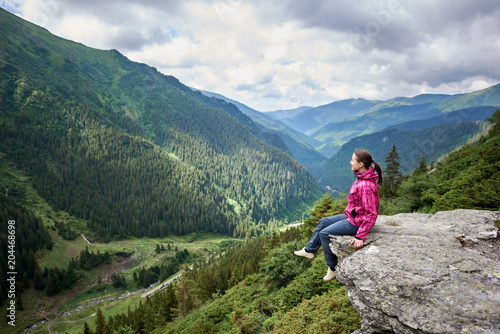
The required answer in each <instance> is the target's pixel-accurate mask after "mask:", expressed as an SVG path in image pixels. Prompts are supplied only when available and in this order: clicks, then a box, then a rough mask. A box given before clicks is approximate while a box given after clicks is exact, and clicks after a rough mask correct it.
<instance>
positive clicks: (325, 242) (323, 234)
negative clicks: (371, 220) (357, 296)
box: [319, 215, 358, 271]
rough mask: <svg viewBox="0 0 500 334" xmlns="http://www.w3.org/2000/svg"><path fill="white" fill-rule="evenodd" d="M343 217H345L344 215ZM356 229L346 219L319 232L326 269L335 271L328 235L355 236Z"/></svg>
mask: <svg viewBox="0 0 500 334" xmlns="http://www.w3.org/2000/svg"><path fill="white" fill-rule="evenodd" d="M344 217H345V215H344ZM357 232H358V228H357V227H356V226H354V225H352V224H351V223H349V222H348V221H347V218H344V219H341V220H338V221H337V222H335V223H334V224H331V225H329V226H327V227H325V228H323V229H322V230H321V231H320V232H319V239H320V241H321V245H322V246H323V252H324V253H325V260H326V264H327V265H328V267H330V269H331V270H333V271H334V270H335V267H336V266H337V261H338V260H337V256H336V255H335V254H333V253H332V250H331V249H330V237H329V235H356V233H357Z"/></svg>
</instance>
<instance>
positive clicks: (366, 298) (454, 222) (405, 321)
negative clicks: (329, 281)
mask: <svg viewBox="0 0 500 334" xmlns="http://www.w3.org/2000/svg"><path fill="white" fill-rule="evenodd" d="M499 220H500V212H492V211H479V210H455V211H445V212H438V213H436V214H433V215H430V214H398V215H395V216H379V218H378V220H377V223H376V224H375V226H374V227H373V228H372V230H371V232H370V234H369V235H368V238H367V240H366V242H365V246H364V247H363V248H362V249H360V250H357V251H354V249H353V248H352V246H350V245H349V243H350V241H351V240H352V236H331V241H332V242H331V244H330V247H331V249H332V251H333V252H334V253H335V254H337V256H339V258H341V261H340V264H339V266H338V267H337V278H338V280H339V281H340V282H342V283H343V284H345V286H346V288H347V291H348V294H349V298H350V300H351V303H352V304H353V305H354V307H355V308H356V309H357V310H358V312H359V313H360V315H361V316H362V318H363V320H362V323H361V329H359V330H357V331H356V332H355V333H356V334H373V333H453V334H454V333H482V334H488V333H500V249H499V246H500V239H499V235H498V234H499V233H498V228H497V227H496V224H498V223H499V222H498V221H499Z"/></svg>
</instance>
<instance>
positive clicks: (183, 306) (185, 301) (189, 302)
mask: <svg viewBox="0 0 500 334" xmlns="http://www.w3.org/2000/svg"><path fill="white" fill-rule="evenodd" d="M181 272H182V278H181V279H180V283H179V286H178V290H177V299H178V301H179V312H180V314H181V315H182V316H183V317H184V318H185V317H186V315H187V313H188V312H189V310H191V309H192V308H193V305H194V303H193V298H192V296H191V290H192V286H193V285H192V281H191V279H190V278H189V277H188V276H189V275H188V268H187V266H186V265H185V264H184V265H183V266H182V271H181Z"/></svg>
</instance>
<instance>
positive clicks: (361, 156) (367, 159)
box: [354, 150, 382, 184]
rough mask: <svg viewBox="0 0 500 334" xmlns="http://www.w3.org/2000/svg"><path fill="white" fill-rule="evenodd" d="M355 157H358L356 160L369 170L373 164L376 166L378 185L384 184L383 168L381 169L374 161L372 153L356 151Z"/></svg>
mask: <svg viewBox="0 0 500 334" xmlns="http://www.w3.org/2000/svg"><path fill="white" fill-rule="evenodd" d="M354 155H356V159H357V160H358V161H359V162H361V163H362V164H363V165H365V167H366V168H367V169H368V168H370V166H371V165H372V164H374V165H375V166H374V169H375V172H376V173H377V174H378V179H377V183H378V184H382V167H380V165H379V163H378V162H375V161H373V158H372V155H371V154H370V152H368V151H365V150H356V151H354Z"/></svg>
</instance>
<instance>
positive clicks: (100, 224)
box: [0, 9, 319, 239]
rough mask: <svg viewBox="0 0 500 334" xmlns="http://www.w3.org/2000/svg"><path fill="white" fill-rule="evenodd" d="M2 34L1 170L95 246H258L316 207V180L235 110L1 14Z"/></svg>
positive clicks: (107, 53)
mask: <svg viewBox="0 0 500 334" xmlns="http://www.w3.org/2000/svg"><path fill="white" fill-rule="evenodd" d="M0 35H1V38H0V150H1V152H3V153H5V155H3V159H5V160H7V161H10V162H12V163H14V165H15V166H16V168H18V169H22V170H23V171H25V172H27V173H28V175H29V176H30V177H31V182H32V183H33V186H34V187H35V188H36V190H37V191H38V192H39V194H40V195H41V196H42V197H43V198H44V199H45V200H46V201H47V202H48V203H50V204H51V205H52V206H54V207H55V208H56V209H58V210H65V211H68V212H69V213H70V214H72V215H75V216H77V217H79V218H83V219H86V220H87V222H88V226H89V228H90V229H91V230H92V231H93V232H94V233H95V234H96V235H98V236H100V237H103V238H105V239H107V238H111V237H114V236H126V235H135V236H142V235H149V236H162V235H166V234H168V233H175V234H186V233H190V232H193V231H214V232H221V233H227V234H229V235H235V236H245V235H252V234H257V233H260V232H262V231H263V230H266V229H267V227H268V225H269V224H270V223H271V224H274V223H273V221H274V218H284V219H286V218H290V217H291V216H292V215H293V214H294V213H296V214H299V213H298V212H299V211H300V210H301V209H303V206H304V205H306V204H308V203H312V202H313V201H314V200H315V199H316V198H317V196H318V194H319V190H318V186H317V183H316V182H315V180H314V179H313V178H312V176H311V175H310V174H309V173H308V172H307V171H306V170H305V169H304V168H303V167H302V166H301V165H300V164H299V163H298V162H296V161H295V160H293V159H292V158H291V157H290V156H289V155H288V154H287V153H285V152H283V151H282V150H279V149H277V148H275V147H273V146H270V145H268V144H265V143H264V142H262V141H261V140H260V139H259V137H260V138H263V139H264V140H266V141H268V142H270V143H273V144H274V145H275V146H278V147H280V148H282V149H283V150H285V151H286V148H285V145H284V143H283V142H282V141H281V140H280V139H279V137H277V136H275V135H273V134H266V133H263V132H262V131H260V130H259V129H258V127H257V126H255V124H253V122H252V121H251V120H250V119H249V118H248V117H247V116H245V115H243V114H242V113H241V112H240V111H239V110H238V109H237V108H236V107H235V106H234V105H231V104H229V103H226V102H224V101H222V100H218V99H214V98H209V97H206V96H204V95H202V94H201V93H199V92H194V91H192V90H191V89H190V88H188V87H186V86H184V85H182V84H181V83H180V82H179V81H178V80H177V79H175V78H174V77H171V76H165V75H163V74H161V73H159V72H158V71H156V70H155V69H154V68H151V67H149V66H147V65H145V64H139V63H135V62H131V61H129V60H128V59H127V58H126V57H124V56H123V55H121V54H120V53H119V52H117V51H115V50H111V51H101V50H95V49H91V48H88V47H85V46H83V45H81V44H78V43H74V42H71V41H67V40H64V39H61V38H58V37H56V36H54V35H52V34H50V33H49V32H48V31H46V30H44V29H41V28H39V27H37V26H35V25H33V24H30V23H28V22H25V21H23V20H22V19H20V18H18V17H16V16H14V15H12V14H9V13H8V12H6V11H4V10H3V9H0ZM20 198H22V196H21V197H20Z"/></svg>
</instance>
